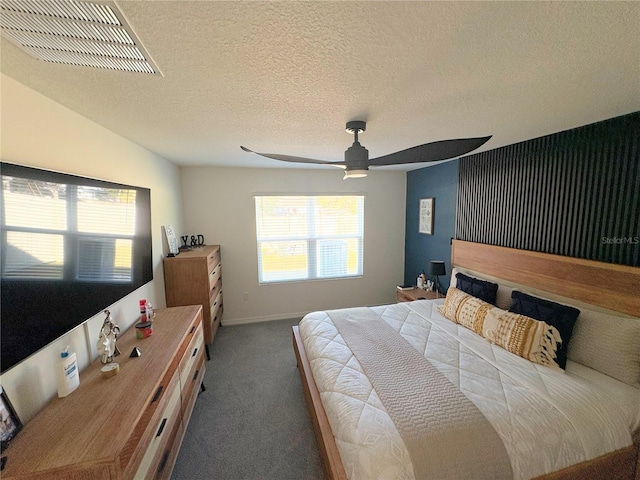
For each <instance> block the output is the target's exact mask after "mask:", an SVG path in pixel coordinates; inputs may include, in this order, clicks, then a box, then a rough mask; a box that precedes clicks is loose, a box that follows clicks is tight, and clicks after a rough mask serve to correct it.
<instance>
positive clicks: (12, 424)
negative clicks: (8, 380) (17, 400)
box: [0, 385, 22, 452]
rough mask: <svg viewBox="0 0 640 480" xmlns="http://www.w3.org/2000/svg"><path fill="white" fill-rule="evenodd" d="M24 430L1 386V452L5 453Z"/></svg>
mask: <svg viewBox="0 0 640 480" xmlns="http://www.w3.org/2000/svg"><path fill="white" fill-rule="evenodd" d="M20 430H22V422H21V421H20V418H18V415H17V414H16V411H15V410H14V408H13V405H11V401H9V397H8V396H7V394H6V392H5V391H4V389H3V388H2V385H0V440H1V446H0V450H1V451H3V452H4V451H5V450H6V448H7V447H8V446H9V442H11V440H12V439H13V438H15V436H16V435H17V434H18V432H19V431H20Z"/></svg>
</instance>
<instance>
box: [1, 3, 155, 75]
mask: <svg viewBox="0 0 640 480" xmlns="http://www.w3.org/2000/svg"><path fill="white" fill-rule="evenodd" d="M0 26H1V27H2V36H3V37H5V38H6V39H7V40H9V41H10V42H12V43H14V44H15V45H17V46H18V47H20V48H21V49H22V50H24V51H25V52H27V53H28V54H29V55H31V56H33V57H35V58H38V59H40V60H44V61H45V62H53V63H63V64H66V65H80V66H84V67H95V68H106V69H109V70H119V71H123V72H139V73H151V74H157V75H162V73H161V72H160V70H159V69H158V67H157V66H156V65H155V64H154V63H153V61H152V60H151V58H150V56H149V54H148V53H147V52H146V51H145V50H144V47H143V46H142V44H141V42H140V40H138V39H137V37H136V36H135V34H134V32H133V30H132V28H131V26H130V25H129V24H128V23H127V22H126V20H125V17H124V15H123V14H122V12H120V10H119V9H118V6H117V5H116V4H115V3H114V2H113V1H109V2H104V1H102V2H101V1H99V0H98V1H96V2H93V3H92V2H85V1H82V0H26V1H23V0H2V1H0Z"/></svg>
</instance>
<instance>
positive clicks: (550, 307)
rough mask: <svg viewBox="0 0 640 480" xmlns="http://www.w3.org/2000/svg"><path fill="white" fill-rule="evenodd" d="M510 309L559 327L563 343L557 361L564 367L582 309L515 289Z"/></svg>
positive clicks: (557, 353) (557, 354)
mask: <svg viewBox="0 0 640 480" xmlns="http://www.w3.org/2000/svg"><path fill="white" fill-rule="evenodd" d="M509 311H510V312H513V313H519V314H520V315H526V316H527V317H531V318H535V319H536V320H540V321H541V322H545V323H548V324H549V325H553V326H554V327H556V328H557V329H558V332H560V337H561V338H562V344H561V345H560V348H558V351H557V352H556V362H557V363H558V365H560V367H562V368H563V369H564V368H565V367H566V366H567V348H568V347H569V340H570V339H571V334H572V333H573V326H574V325H575V324H576V320H577V319H578V315H580V310H578V309H577V308H573V307H569V306H567V305H561V304H559V303H556V302H552V301H549V300H543V299H542V298H538V297H533V296H531V295H527V294H526V293H522V292H518V291H517V290H514V291H513V292H512V293H511V306H510V307H509Z"/></svg>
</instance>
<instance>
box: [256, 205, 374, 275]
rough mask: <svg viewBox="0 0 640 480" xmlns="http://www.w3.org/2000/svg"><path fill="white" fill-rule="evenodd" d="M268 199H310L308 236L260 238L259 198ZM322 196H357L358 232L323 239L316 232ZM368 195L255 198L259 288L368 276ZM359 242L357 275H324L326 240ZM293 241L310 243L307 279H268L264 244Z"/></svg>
mask: <svg viewBox="0 0 640 480" xmlns="http://www.w3.org/2000/svg"><path fill="white" fill-rule="evenodd" d="M268 197H301V198H305V199H306V205H307V212H308V215H307V218H306V221H307V235H284V236H280V237H270V238H260V228H259V225H258V218H259V217H258V199H260V198H268ZM319 197H356V198H357V199H358V200H357V212H356V225H357V227H358V233H357V234H356V235H353V234H343V235H342V234H336V235H330V236H321V235H319V234H317V233H316V224H315V220H316V217H315V205H314V203H315V199H316V198H319ZM365 198H366V197H365V195H364V194H361V193H330V194H327V193H295V194H282V193H273V194H256V195H254V211H255V227H256V251H257V256H258V263H257V267H258V268H257V269H258V272H257V273H258V284H259V285H274V284H282V283H302V282H313V281H322V280H345V279H351V278H362V277H363V276H364V204H365ZM345 239H355V240H356V241H357V250H356V251H357V253H358V258H357V261H356V272H355V273H351V274H349V273H345V274H340V275H330V276H326V275H320V263H321V262H320V261H318V248H319V246H318V244H319V243H321V242H323V241H332V240H345ZM290 241H291V242H293V241H304V242H306V243H307V248H306V257H307V275H306V276H304V277H296V278H281V279H275V280H267V279H265V275H264V271H263V263H262V261H263V259H262V248H261V245H262V244H263V243H267V242H290Z"/></svg>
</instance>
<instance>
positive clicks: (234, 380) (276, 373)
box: [171, 320, 325, 480]
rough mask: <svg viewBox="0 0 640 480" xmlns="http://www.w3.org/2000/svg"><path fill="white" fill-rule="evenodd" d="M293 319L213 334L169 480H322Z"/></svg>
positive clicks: (244, 326)
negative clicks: (200, 388) (201, 383)
mask: <svg viewBox="0 0 640 480" xmlns="http://www.w3.org/2000/svg"><path fill="white" fill-rule="evenodd" d="M297 322H298V320H279V321H271V322H263V323H253V324H247V325H237V326H225V327H221V328H220V329H219V330H218V333H217V334H216V337H215V339H214V341H213V344H212V345H211V346H210V347H209V350H210V353H211V360H210V361H208V362H206V368H207V371H206V373H205V377H204V384H205V386H206V389H207V390H206V391H205V392H202V393H200V395H199V397H198V400H197V402H196V405H195V408H194V411H193V414H192V416H191V420H190V422H189V426H188V429H187V432H186V434H185V437H184V440H183V443H182V447H181V449H180V454H179V455H178V459H177V462H176V465H175V468H174V470H173V474H172V477H171V478H172V479H174V480H198V479H207V480H209V479H219V480H270V479H273V480H321V479H324V478H325V475H324V472H323V469H322V463H321V460H320V456H319V454H318V448H317V444H316V440H315V437H314V434H313V427H312V425H311V419H310V417H309V413H308V411H307V406H306V403H305V399H304V394H303V391H302V384H301V382H300V375H299V373H298V369H297V367H296V359H295V354H294V352H293V347H292V343H291V325H295V324H296V323H297Z"/></svg>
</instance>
